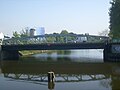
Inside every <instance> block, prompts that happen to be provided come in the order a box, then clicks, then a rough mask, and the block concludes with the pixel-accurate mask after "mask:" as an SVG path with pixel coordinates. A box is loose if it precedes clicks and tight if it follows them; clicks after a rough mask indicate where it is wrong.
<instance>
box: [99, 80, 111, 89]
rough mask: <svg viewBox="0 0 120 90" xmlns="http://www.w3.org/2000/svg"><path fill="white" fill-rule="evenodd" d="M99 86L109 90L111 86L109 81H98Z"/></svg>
mask: <svg viewBox="0 0 120 90" xmlns="http://www.w3.org/2000/svg"><path fill="white" fill-rule="evenodd" d="M100 85H102V86H104V87H106V88H109V87H110V86H111V79H105V80H102V81H100Z"/></svg>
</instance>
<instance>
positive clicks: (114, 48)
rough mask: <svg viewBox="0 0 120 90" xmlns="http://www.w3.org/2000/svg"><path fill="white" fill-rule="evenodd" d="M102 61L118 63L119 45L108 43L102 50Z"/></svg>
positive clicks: (119, 59)
mask: <svg viewBox="0 0 120 90" xmlns="http://www.w3.org/2000/svg"><path fill="white" fill-rule="evenodd" d="M103 53H104V61H112V62H116V61H119V62H120V44H119V43H109V44H107V45H106V46H105V48H104V52H103Z"/></svg>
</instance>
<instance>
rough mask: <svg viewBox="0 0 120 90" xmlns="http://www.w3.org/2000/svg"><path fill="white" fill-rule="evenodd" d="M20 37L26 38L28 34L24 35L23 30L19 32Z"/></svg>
mask: <svg viewBox="0 0 120 90" xmlns="http://www.w3.org/2000/svg"><path fill="white" fill-rule="evenodd" d="M20 37H28V34H27V33H26V31H25V30H22V31H21V32H20Z"/></svg>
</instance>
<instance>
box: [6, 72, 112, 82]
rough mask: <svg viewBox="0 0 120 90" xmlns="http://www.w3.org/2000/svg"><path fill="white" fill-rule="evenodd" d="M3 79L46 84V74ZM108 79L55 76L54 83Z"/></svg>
mask: <svg viewBox="0 0 120 90" xmlns="http://www.w3.org/2000/svg"><path fill="white" fill-rule="evenodd" d="M4 77H6V78H11V79H14V80H26V81H35V82H48V78H47V74H38V75H35V74H34V75H31V74H10V73H5V74H4ZM107 78H110V77H109V76H105V75H79V74H55V82H79V81H95V80H102V79H107Z"/></svg>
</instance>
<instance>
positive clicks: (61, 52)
mask: <svg viewBox="0 0 120 90" xmlns="http://www.w3.org/2000/svg"><path fill="white" fill-rule="evenodd" d="M57 54H58V55H59V54H60V55H70V54H71V50H58V51H57Z"/></svg>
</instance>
